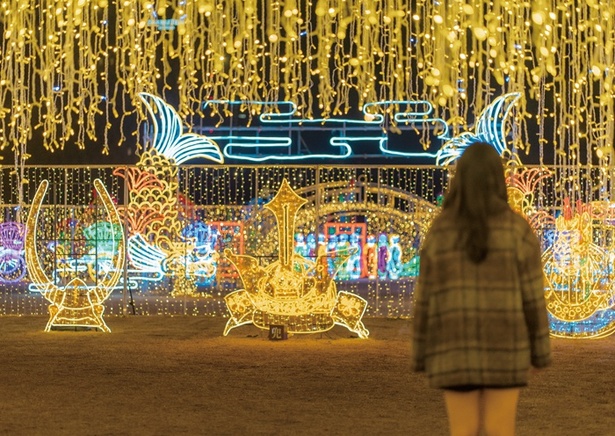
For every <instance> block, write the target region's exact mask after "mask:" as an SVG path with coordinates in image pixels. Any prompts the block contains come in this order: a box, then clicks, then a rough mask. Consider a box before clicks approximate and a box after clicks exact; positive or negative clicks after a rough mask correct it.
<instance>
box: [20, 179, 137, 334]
mask: <svg viewBox="0 0 615 436" xmlns="http://www.w3.org/2000/svg"><path fill="white" fill-rule="evenodd" d="M48 186H49V182H48V181H47V180H44V181H43V182H41V184H40V185H39V187H38V189H37V191H36V194H35V195H34V201H33V203H32V208H31V209H30V212H29V214H28V220H27V223H26V240H25V246H26V252H25V258H26V263H27V265H28V272H29V274H30V279H31V280H32V282H33V284H34V286H35V288H36V290H37V291H38V292H40V293H41V294H42V295H43V297H45V299H47V300H48V301H49V303H51V304H50V305H49V315H50V316H49V321H48V322H47V326H46V327H45V331H46V332H48V331H50V330H51V328H52V327H66V326H72V327H97V328H99V329H101V330H102V331H104V332H110V331H111V330H110V329H109V327H108V326H107V324H106V323H105V321H104V320H103V317H102V315H103V312H104V310H105V307H104V306H103V302H104V301H105V300H106V299H107V298H108V297H109V295H110V294H111V291H112V290H113V288H114V287H115V285H117V283H118V282H119V280H120V277H121V275H122V273H123V268H124V258H125V251H124V235H123V230H122V225H121V221H120V217H119V215H118V213H117V210H116V209H115V206H114V204H113V201H112V200H111V197H110V196H109V193H108V192H107V190H106V188H105V186H104V185H103V183H102V182H101V181H100V180H99V179H96V180H94V187H95V188H96V192H97V193H98V197H99V198H100V200H101V201H102V204H103V206H104V209H105V211H106V214H107V216H108V217H109V221H110V225H109V227H108V228H109V231H110V233H111V235H110V237H111V239H112V240H113V241H114V246H115V247H116V250H115V254H114V255H113V260H112V266H111V267H110V268H109V269H108V271H106V272H105V273H104V274H99V275H98V277H97V280H96V283H95V284H94V285H89V284H86V283H85V282H84V281H83V280H82V279H81V278H79V277H73V278H72V279H70V278H69V281H68V284H66V285H65V286H58V285H56V284H55V283H54V282H53V281H52V280H51V279H50V278H49V277H47V274H46V273H45V271H44V269H43V267H42V266H41V263H40V260H39V255H38V252H37V236H36V235H37V221H38V217H39V213H40V210H41V205H42V203H43V198H44V197H45V193H46V192H47V188H48Z"/></svg>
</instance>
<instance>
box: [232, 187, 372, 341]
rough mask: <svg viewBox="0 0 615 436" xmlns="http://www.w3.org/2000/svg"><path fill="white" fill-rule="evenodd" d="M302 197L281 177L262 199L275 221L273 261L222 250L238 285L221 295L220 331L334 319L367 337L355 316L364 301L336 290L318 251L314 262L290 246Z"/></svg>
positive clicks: (305, 325) (316, 325) (310, 328)
mask: <svg viewBox="0 0 615 436" xmlns="http://www.w3.org/2000/svg"><path fill="white" fill-rule="evenodd" d="M306 202H307V200H305V199H303V198H302V197H300V196H299V195H297V194H296V193H295V191H293V189H292V188H291V187H290V186H289V184H288V181H287V180H286V179H284V180H283V182H282V186H281V187H280V189H279V191H278V193H277V194H276V196H275V197H274V198H273V200H271V201H270V202H269V203H268V204H266V205H265V208H267V209H268V210H269V211H271V212H272V213H273V214H274V216H275V218H276V221H277V229H278V240H279V258H278V260H277V261H274V262H273V263H271V264H269V265H268V266H266V267H261V266H260V265H259V261H258V259H256V258H254V257H252V256H249V255H238V254H234V253H232V252H231V251H230V250H228V249H227V250H225V252H224V253H225V255H226V256H227V257H228V259H229V260H230V261H231V262H232V263H233V265H234V266H235V268H236V269H237V271H238V272H239V275H240V277H241V281H242V282H243V286H244V289H240V290H238V291H235V292H232V293H231V294H229V295H227V296H226V298H225V299H226V305H227V308H228V310H229V312H230V314H231V317H230V319H229V321H228V322H227V324H226V327H225V329H224V335H225V336H226V335H227V334H228V333H229V331H231V330H232V329H233V328H235V327H239V326H241V325H244V324H254V325H255V326H256V327H258V328H261V329H268V328H269V326H270V325H284V326H285V327H286V330H287V332H288V333H318V332H325V331H328V330H330V329H331V328H333V326H334V325H336V324H337V325H341V326H344V327H346V328H347V329H348V330H350V331H352V332H354V333H356V334H357V335H358V336H359V337H360V338H367V337H368V335H369V331H368V330H367V329H366V328H365V326H364V325H363V322H362V320H361V319H362V317H363V314H364V313H365V309H366V308H367V301H365V300H364V299H363V298H361V297H359V296H357V295H355V294H352V293H349V292H345V291H340V292H338V291H337V289H336V286H335V282H334V281H333V277H332V276H330V275H329V274H328V273H327V269H326V267H325V266H324V264H323V262H322V260H323V259H321V258H320V257H319V258H318V259H316V262H314V261H312V260H309V259H306V258H304V257H302V256H300V255H299V254H297V253H295V252H294V250H293V235H294V231H295V219H296V215H297V212H298V211H299V209H300V208H301V207H302V206H303V205H304V204H305V203H306ZM350 254H351V253H338V255H341V256H338V257H343V258H344V259H345V258H346V257H348V256H349V255H350ZM341 263H343V262H340V265H341Z"/></svg>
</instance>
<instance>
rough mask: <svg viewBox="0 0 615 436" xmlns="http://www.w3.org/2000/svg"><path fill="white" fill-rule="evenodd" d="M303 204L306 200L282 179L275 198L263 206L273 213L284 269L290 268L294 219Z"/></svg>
mask: <svg viewBox="0 0 615 436" xmlns="http://www.w3.org/2000/svg"><path fill="white" fill-rule="evenodd" d="M305 203H307V200H306V199H305V198H303V197H300V196H299V195H297V194H296V193H295V191H293V190H292V188H291V187H290V185H289V184H288V182H287V181H286V179H284V180H283V181H282V186H281V187H280V190H279V191H278V193H277V194H276V196H275V197H274V198H273V200H271V201H270V202H269V203H267V204H266V205H265V208H267V209H269V210H270V211H271V212H272V213H273V215H274V216H275V218H276V221H277V223H278V237H279V245H280V253H279V258H280V264H281V265H282V267H283V268H284V269H291V268H292V255H293V241H294V238H293V233H294V231H295V219H296V216H297V212H298V211H299V209H301V207H303V205H304V204H305Z"/></svg>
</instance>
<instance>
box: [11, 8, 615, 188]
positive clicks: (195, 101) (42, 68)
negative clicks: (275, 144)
mask: <svg viewBox="0 0 615 436" xmlns="http://www.w3.org/2000/svg"><path fill="white" fill-rule="evenodd" d="M614 14H615V4H613V3H612V2H598V1H597V0H586V1H584V2H578V1H573V0H564V1H562V0H534V1H532V2H524V1H513V0H490V1H488V2H484V1H481V0H440V1H432V0H416V2H414V3H413V4H408V2H407V1H404V0H382V1H375V0H272V1H268V2H260V1H256V0H182V1H180V2H168V1H158V0H156V1H155V0H138V1H115V2H113V1H109V0H43V1H42V2H41V1H40V0H37V1H36V2H34V0H2V2H1V3H0V29H1V31H2V34H3V38H2V39H1V41H0V56H1V58H0V59H1V63H0V99H1V100H2V104H1V105H0V106H1V108H0V147H1V148H6V147H9V148H11V149H12V150H13V151H14V152H15V154H16V156H18V158H16V164H21V163H23V162H24V161H25V159H27V157H28V156H27V152H26V149H25V145H26V144H27V143H28V142H29V141H31V140H32V137H33V136H32V135H33V129H39V130H40V131H41V132H42V137H43V142H44V145H45V147H46V148H47V149H49V150H55V149H61V148H63V146H64V144H66V143H74V144H76V145H77V146H78V147H79V148H84V147H85V146H86V143H89V142H90V141H100V138H98V137H97V136H98V135H100V131H101V130H104V131H105V133H104V134H103V138H102V141H103V142H104V148H105V150H108V146H109V144H108V143H107V142H108V138H107V134H106V131H107V130H108V129H109V128H110V126H111V123H112V122H113V119H114V118H116V117H117V118H119V119H120V120H121V122H122V124H123V123H124V122H125V121H126V120H128V118H127V117H134V116H136V118H137V121H142V120H144V119H145V113H144V112H143V109H142V108H141V105H140V104H139V102H138V97H137V96H138V93H140V92H148V93H155V94H158V95H161V96H163V97H165V96H173V97H174V100H176V101H178V102H179V103H178V110H179V113H180V114H181V115H182V116H183V117H186V118H187V117H188V116H189V115H192V114H194V113H195V112H197V111H200V104H201V103H202V102H203V101H204V100H207V99H228V100H241V101H243V102H244V107H243V108H244V109H249V110H250V114H251V116H255V115H257V114H258V113H260V112H261V111H262V110H277V109H279V110H282V109H281V107H279V106H278V104H277V103H276V102H278V101H279V100H287V101H292V102H294V103H295V104H297V107H298V112H299V114H300V116H302V117H306V118H315V117H318V118H320V117H325V118H326V117H330V116H342V115H344V114H346V113H348V112H349V111H352V110H354V111H355V112H356V111H357V110H358V109H360V108H361V106H362V105H363V104H365V103H367V102H374V101H378V100H416V99H425V100H429V101H431V102H432V103H434V105H435V107H436V114H435V115H436V116H440V117H442V118H444V119H446V120H447V121H448V122H449V124H450V126H451V127H452V132H453V133H458V132H461V131H464V130H466V129H467V128H468V124H469V123H472V122H473V120H474V114H475V113H479V112H480V111H481V110H482V109H483V108H484V107H485V106H486V105H487V104H488V103H489V102H491V101H492V100H493V98H495V97H497V96H499V95H501V94H503V93H505V92H522V93H524V95H525V96H526V98H525V99H522V100H521V102H520V104H519V107H518V111H517V115H516V120H515V123H514V126H515V127H514V128H515V129H516V132H515V133H517V138H516V141H517V143H516V146H517V148H519V149H525V150H527V149H528V148H529V146H530V144H533V143H535V144H541V146H542V147H552V149H553V150H554V151H555V161H554V163H556V164H563V165H579V164H581V163H587V162H589V161H591V160H592V159H595V158H599V159H600V162H601V163H602V164H604V165H612V162H611V160H610V159H611V157H610V156H612V153H604V152H602V153H600V156H597V154H596V150H602V151H604V150H608V149H611V148H612V145H613V139H614V138H613V137H614V135H615V132H614V123H613V112H614V107H613V73H614V69H615V65H614V59H613V58H614V50H615V46H614V45H615V32H614V31H613V28H614V25H613V24H614V23H613V15H614ZM539 99H543V100H544V99H546V101H540V102H539V105H540V108H541V111H540V113H530V110H529V109H528V107H532V108H534V107H535V106H536V104H535V103H532V105H530V104H529V102H531V101H532V100H539ZM252 101H262V102H266V103H267V104H266V105H257V104H252V103H250V102H252ZM377 110H382V111H384V110H387V105H382V106H380V107H379V108H378V109H377ZM219 116H220V117H221V118H225V117H228V116H230V112H229V111H228V108H227V109H226V110H225V109H224V108H222V109H221V113H220V114H219ZM530 122H531V123H532V124H537V125H538V128H539V137H538V138H534V137H530V136H528V133H527V132H528V128H527V124H528V123H530ZM545 123H552V125H553V128H552V129H551V128H548V129H545V128H544V124H545ZM101 126H102V127H104V129H101ZM97 127H98V129H97ZM119 130H120V131H121V132H124V129H123V128H122V129H119ZM551 132H553V133H551ZM135 133H136V132H135ZM551 134H552V136H548V137H546V136H547V135H551ZM124 139H125V138H123V137H122V138H121V139H120V143H121V142H122V141H124ZM562 186H563V184H562ZM579 195H580V193H579Z"/></svg>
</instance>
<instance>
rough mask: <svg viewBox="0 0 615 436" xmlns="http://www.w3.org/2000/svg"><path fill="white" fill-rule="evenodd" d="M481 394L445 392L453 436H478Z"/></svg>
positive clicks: (474, 392) (476, 392)
mask: <svg viewBox="0 0 615 436" xmlns="http://www.w3.org/2000/svg"><path fill="white" fill-rule="evenodd" d="M480 392H481V391H479V390H476V391H470V392H457V391H450V390H445V391H444V402H445V403H446V412H447V414H448V424H449V429H450V434H451V436H477V435H478V430H479V425H480Z"/></svg>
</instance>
